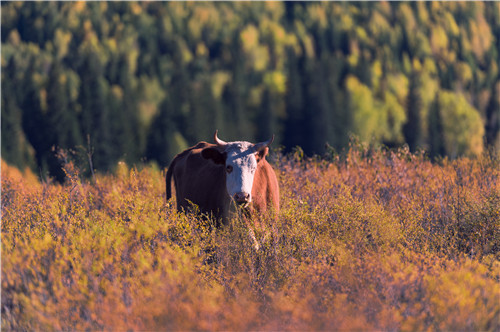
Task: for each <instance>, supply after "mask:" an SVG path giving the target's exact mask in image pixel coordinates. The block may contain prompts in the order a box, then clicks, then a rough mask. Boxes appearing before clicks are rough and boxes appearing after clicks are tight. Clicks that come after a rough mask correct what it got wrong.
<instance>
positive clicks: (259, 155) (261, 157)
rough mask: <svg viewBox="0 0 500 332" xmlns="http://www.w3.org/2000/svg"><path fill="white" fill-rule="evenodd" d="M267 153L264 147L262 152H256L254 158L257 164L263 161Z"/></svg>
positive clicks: (266, 148)
mask: <svg viewBox="0 0 500 332" xmlns="http://www.w3.org/2000/svg"><path fill="white" fill-rule="evenodd" d="M268 153H269V148H268V147H267V146H266V147H265V148H263V149H262V150H260V151H258V152H257V153H256V154H255V156H256V158H257V162H259V161H261V160H262V159H264V158H265V157H266V156H267V154H268Z"/></svg>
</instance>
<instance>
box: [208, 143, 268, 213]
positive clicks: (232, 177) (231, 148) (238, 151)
mask: <svg viewBox="0 0 500 332" xmlns="http://www.w3.org/2000/svg"><path fill="white" fill-rule="evenodd" d="M215 137H216V142H217V144H218V146H217V147H214V148H207V149H204V150H203V151H202V156H203V157H204V158H205V159H210V160H212V161H213V162H214V163H216V164H219V165H224V171H225V173H226V177H225V178H226V189H227V193H228V195H229V197H231V198H232V199H233V200H234V201H235V202H236V203H238V204H240V205H242V206H244V207H246V206H247V205H248V204H250V203H251V202H252V186H253V180H254V176H255V172H256V171H257V166H258V163H259V161H261V160H263V159H264V158H265V156H266V154H267V153H268V151H269V148H268V147H267V145H268V144H270V142H272V140H271V141H268V142H265V143H258V144H252V143H249V142H230V143H226V142H224V141H221V140H218V139H217V134H216V135H215Z"/></svg>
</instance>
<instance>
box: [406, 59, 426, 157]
mask: <svg viewBox="0 0 500 332" xmlns="http://www.w3.org/2000/svg"><path fill="white" fill-rule="evenodd" d="M420 86H421V82H420V74H419V73H418V72H417V71H416V70H415V69H413V70H412V72H411V74H410V82H409V89H408V96H407V98H406V114H407V121H406V123H405V125H404V126H403V134H404V136H405V140H406V143H408V146H409V147H410V151H416V150H417V149H418V147H419V146H421V144H422V143H421V132H422V129H421V127H422V125H421V122H422V121H421V119H420V117H421V116H420V114H421V112H422V97H421V96H420Z"/></svg>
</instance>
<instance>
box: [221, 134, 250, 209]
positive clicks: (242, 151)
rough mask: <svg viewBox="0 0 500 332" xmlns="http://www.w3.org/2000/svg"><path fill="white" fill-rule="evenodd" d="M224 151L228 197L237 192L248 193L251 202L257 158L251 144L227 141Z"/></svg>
mask: <svg viewBox="0 0 500 332" xmlns="http://www.w3.org/2000/svg"><path fill="white" fill-rule="evenodd" d="M225 151H226V153H227V159H226V189H227V193H228V194H229V196H230V197H234V195H236V194H237V193H245V194H248V195H249V197H250V199H249V201H250V202H251V200H252V186H253V178H254V175H255V171H256V170H257V158H256V157H255V150H254V148H253V144H252V143H248V142H231V143H228V145H227V147H226V150H225ZM228 166H230V167H228ZM231 168H232V170H231ZM228 170H230V172H228Z"/></svg>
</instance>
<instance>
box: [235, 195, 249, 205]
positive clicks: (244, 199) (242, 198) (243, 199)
mask: <svg viewBox="0 0 500 332" xmlns="http://www.w3.org/2000/svg"><path fill="white" fill-rule="evenodd" d="M234 200H235V201H236V203H248V202H250V194H249V193H236V194H235V195H234Z"/></svg>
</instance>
